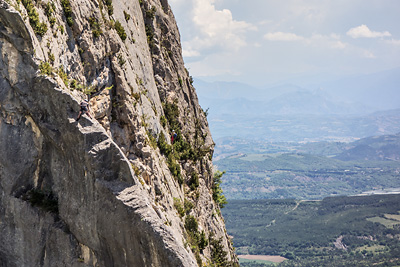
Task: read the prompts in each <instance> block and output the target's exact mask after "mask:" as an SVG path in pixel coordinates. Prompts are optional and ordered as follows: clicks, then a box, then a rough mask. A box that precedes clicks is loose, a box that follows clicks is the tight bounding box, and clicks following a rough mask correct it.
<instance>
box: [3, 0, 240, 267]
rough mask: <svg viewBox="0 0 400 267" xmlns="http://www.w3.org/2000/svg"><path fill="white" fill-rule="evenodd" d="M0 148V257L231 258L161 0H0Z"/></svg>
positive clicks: (68, 260)
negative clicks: (84, 109) (86, 106)
mask: <svg viewBox="0 0 400 267" xmlns="http://www.w3.org/2000/svg"><path fill="white" fill-rule="evenodd" d="M87 96H88V97H90V104H91V107H92V116H94V117H95V119H93V120H90V119H89V118H88V117H87V116H86V115H85V116H83V117H82V118H81V119H80V120H79V122H76V121H75V118H76V116H77V114H78V111H79V105H78V103H79V102H80V101H81V99H83V98H86V97H87ZM172 130H175V131H176V132H177V133H178V139H177V140H176V142H175V144H171V141H170V133H171V132H172ZM0 147H1V149H0V239H1V240H2V242H0V266H197V265H200V264H205V265H207V264H208V265H210V266H211V265H212V264H213V262H214V261H215V257H216V256H217V255H219V256H221V255H222V256H223V258H224V259H225V262H224V264H225V265H231V264H235V262H237V260H236V257H235V255H234V253H233V249H232V246H231V243H230V241H229V238H228V236H227V234H226V232H225V226H224V222H223V219H222V217H221V215H220V212H219V207H218V204H216V203H215V202H214V200H213V198H212V173H213V169H212V162H211V157H212V153H213V141H212V138H211V135H210V132H209V129H208V124H207V120H206V117H205V114H204V112H203V110H202V109H201V107H200V106H199V104H198V100H197V96H196V93H195V90H194V88H193V86H192V85H191V77H190V76H189V74H188V72H187V70H186V69H185V67H184V64H183V59H182V56H181V46H180V41H179V32H178V29H177V26H176V23H175V20H174V17H173V14H172V12H171V10H170V7H169V5H168V3H167V1H166V0H161V1H152V0H147V1H146V0H139V1H136V0H131V1H126V0H113V1H108V0H107V1H104V2H103V1H89V0H70V1H68V0H62V1H37V2H34V1H29V0H23V1H22V2H18V1H13V0H8V1H3V0H0ZM214 263H215V262H214Z"/></svg>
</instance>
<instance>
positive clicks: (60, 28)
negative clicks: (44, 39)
mask: <svg viewBox="0 0 400 267" xmlns="http://www.w3.org/2000/svg"><path fill="white" fill-rule="evenodd" d="M58 29H59V30H60V32H61V34H64V31H65V30H64V26H63V25H60V26H58Z"/></svg>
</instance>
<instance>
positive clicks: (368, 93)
mask: <svg viewBox="0 0 400 267" xmlns="http://www.w3.org/2000/svg"><path fill="white" fill-rule="evenodd" d="M195 86H196V89H197V93H198V96H199V99H200V104H201V105H202V106H203V108H204V109H206V108H209V112H210V115H216V114H246V115H251V114H257V115H260V114H279V115H285V114H286V115H289V114H315V115H322V114H324V115H327V114H367V113H371V112H374V111H378V110H387V109H396V108H400V68H398V69H393V70H390V71H385V72H380V73H375V74H369V75H362V76H352V77H347V78H345V79H340V80H335V81H327V82H321V83H318V84H313V83H312V81H310V83H309V85H306V86H305V87H300V86H297V85H293V84H290V83H282V84H279V85H277V86H274V87H269V88H256V87H253V86H251V85H248V84H243V83H236V82H213V83H208V82H204V81H201V80H198V79H195Z"/></svg>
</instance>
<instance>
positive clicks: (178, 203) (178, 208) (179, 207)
mask: <svg viewBox="0 0 400 267" xmlns="http://www.w3.org/2000/svg"><path fill="white" fill-rule="evenodd" d="M174 207H175V209H176V211H177V212H178V214H179V216H180V217H181V218H182V217H183V216H185V210H184V208H183V206H182V202H181V200H180V199H179V198H176V197H174Z"/></svg>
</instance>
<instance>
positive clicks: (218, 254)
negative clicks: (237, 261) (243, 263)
mask: <svg viewBox="0 0 400 267" xmlns="http://www.w3.org/2000/svg"><path fill="white" fill-rule="evenodd" d="M209 240H210V247H211V260H212V262H213V263H214V266H215V267H227V266H234V265H233V264H232V263H230V262H229V261H228V258H227V255H228V252H226V251H225V250H224V246H223V245H222V237H221V238H219V239H214V237H213V236H210V238H209Z"/></svg>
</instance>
